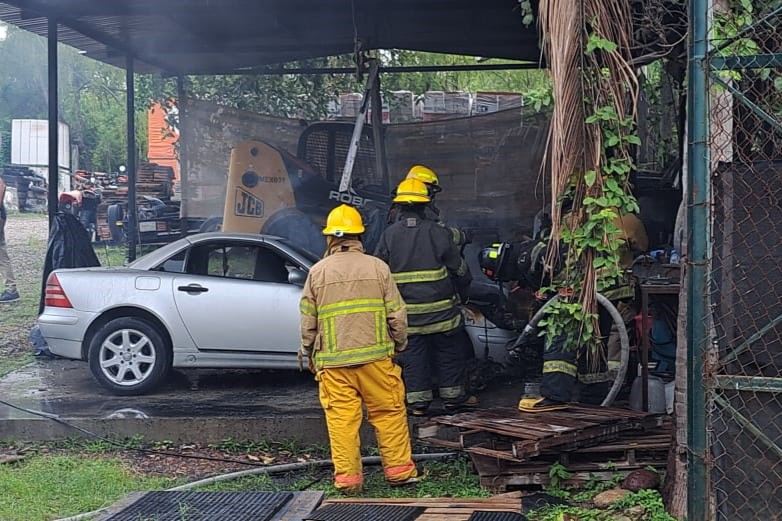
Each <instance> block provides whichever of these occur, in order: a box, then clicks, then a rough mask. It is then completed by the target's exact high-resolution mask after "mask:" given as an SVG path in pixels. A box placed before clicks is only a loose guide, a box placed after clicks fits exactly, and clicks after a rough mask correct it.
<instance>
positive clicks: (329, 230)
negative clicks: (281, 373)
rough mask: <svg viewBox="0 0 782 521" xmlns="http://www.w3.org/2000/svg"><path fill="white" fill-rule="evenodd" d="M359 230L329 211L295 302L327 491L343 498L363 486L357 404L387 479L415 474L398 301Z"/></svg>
mask: <svg viewBox="0 0 782 521" xmlns="http://www.w3.org/2000/svg"><path fill="white" fill-rule="evenodd" d="M363 232H364V225H363V222H362V220H361V215H360V214H359V213H358V211H357V210H356V209H355V208H352V207H350V206H347V205H341V206H338V207H337V208H335V209H334V210H332V211H331V213H330V214H329V216H328V219H327V221H326V227H325V228H324V229H323V234H324V235H326V236H327V245H328V248H327V251H326V255H325V257H324V258H323V260H321V261H320V262H318V263H316V264H315V265H314V266H313V267H312V269H311V270H310V272H309V275H308V276H307V281H306V282H305V284H304V290H303V292H302V298H301V304H300V311H301V338H302V340H301V350H300V352H299V356H300V362H301V361H303V359H304V358H307V359H308V362H309V367H310V369H311V370H312V371H313V372H314V373H315V379H316V380H317V381H318V383H319V398H320V403H321V405H322V406H323V410H324V412H325V415H326V424H327V426H328V432H329V442H330V445H331V457H332V460H333V462H334V486H335V487H336V488H337V489H339V490H341V491H343V492H345V493H348V494H354V493H358V492H360V491H361V489H362V484H363V473H362V467H361V442H360V439H359V428H360V426H361V419H362V409H361V406H362V402H363V404H364V405H365V406H366V408H367V415H368V419H369V422H370V423H371V424H372V425H373V426H374V428H375V432H376V434H377V442H378V447H379V449H380V457H381V459H382V462H383V468H384V471H385V477H386V480H387V481H388V482H389V483H390V484H392V485H400V484H407V483H414V482H415V481H417V480H416V476H417V475H418V471H417V470H416V467H415V464H414V463H413V460H412V458H411V446H410V435H409V430H408V424H407V414H406V411H405V403H404V393H405V390H404V384H403V383H402V377H401V369H400V368H399V366H397V365H396V364H394V362H393V359H392V357H393V356H394V355H395V353H398V352H400V351H403V350H404V349H405V348H406V347H407V312H406V309H405V302H404V301H403V300H402V297H401V295H400V294H399V290H398V289H397V286H396V284H395V283H394V280H393V278H392V276H391V272H390V271H389V269H388V266H387V265H386V264H385V263H383V262H382V261H381V260H379V259H377V258H375V257H372V256H370V255H366V254H365V253H364V248H363V246H362V244H361V241H360V239H359V236H360V235H361V234H362V233H363Z"/></svg>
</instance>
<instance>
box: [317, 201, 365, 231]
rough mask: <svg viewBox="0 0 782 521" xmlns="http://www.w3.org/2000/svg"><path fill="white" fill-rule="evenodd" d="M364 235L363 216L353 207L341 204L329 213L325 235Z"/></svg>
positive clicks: (324, 229)
mask: <svg viewBox="0 0 782 521" xmlns="http://www.w3.org/2000/svg"><path fill="white" fill-rule="evenodd" d="M362 233H364V223H363V221H362V220H361V214H360V213H358V210H356V209H355V208H353V207H352V206H348V205H346V204H341V205H339V206H337V207H336V208H334V209H333V210H331V212H329V216H328V217H327V218H326V227H325V228H323V235H333V236H334V237H342V236H343V235H360V234H362Z"/></svg>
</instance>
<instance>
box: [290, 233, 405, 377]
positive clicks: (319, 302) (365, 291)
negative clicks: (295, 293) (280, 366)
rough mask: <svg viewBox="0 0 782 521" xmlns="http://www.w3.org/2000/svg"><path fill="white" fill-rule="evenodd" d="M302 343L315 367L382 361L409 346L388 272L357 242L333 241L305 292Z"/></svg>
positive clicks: (402, 304)
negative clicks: (309, 352)
mask: <svg viewBox="0 0 782 521" xmlns="http://www.w3.org/2000/svg"><path fill="white" fill-rule="evenodd" d="M299 310H300V311H301V339H302V340H301V342H302V347H304V348H305V349H306V350H312V352H313V355H312V356H313V359H314V362H315V367H316V368H317V369H323V368H324V367H347V366H353V365H361V364H366V363H368V362H373V361H375V360H381V359H383V358H386V357H388V356H391V355H392V354H393V353H394V349H395V347H401V346H403V345H404V344H405V343H406V342H407V312H406V308H405V302H404V301H403V300H402V297H401V295H400V294H399V290H398V289H397V287H396V284H395V283H394V280H393V278H392V277H391V272H390V271H389V269H388V266H387V265H386V264H384V263H383V262H382V261H380V260H379V259H376V258H374V257H372V256H370V255H366V254H365V253H364V248H363V247H362V246H361V242H360V241H358V240H355V239H333V240H332V241H331V245H330V248H329V251H328V253H327V256H326V258H324V259H323V260H321V261H320V262H318V263H316V264H315V265H314V266H313V267H312V269H311V270H310V273H309V275H308V276H307V281H306V282H305V284H304V290H303V291H302V296H301V303H300V306H299Z"/></svg>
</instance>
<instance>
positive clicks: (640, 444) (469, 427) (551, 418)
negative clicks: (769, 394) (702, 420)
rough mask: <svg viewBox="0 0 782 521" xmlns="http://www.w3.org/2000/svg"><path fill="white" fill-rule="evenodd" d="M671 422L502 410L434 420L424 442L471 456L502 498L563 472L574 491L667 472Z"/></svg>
mask: <svg viewBox="0 0 782 521" xmlns="http://www.w3.org/2000/svg"><path fill="white" fill-rule="evenodd" d="M671 433H672V429H671V422H670V421H669V420H668V419H667V418H665V417H662V416H655V415H650V414H646V413H640V412H635V411H629V410H625V409H609V408H602V407H583V406H571V407H570V408H569V409H567V410H564V411H553V412H540V413H536V414H530V413H521V412H519V411H517V410H515V409H509V408H498V409H490V410H485V411H475V412H469V413H463V414H456V415H453V416H443V417H438V418H433V419H432V420H431V421H430V422H428V423H425V424H421V425H419V426H418V437H419V441H421V442H423V443H427V444H429V445H434V446H438V447H445V448H448V449H457V450H463V451H465V452H467V453H468V454H469V455H470V457H471V458H472V460H473V463H474V465H475V468H476V469H477V470H478V473H479V475H480V477H481V485H483V486H485V487H488V488H491V489H493V490H497V491H504V490H508V489H509V488H519V487H534V488H539V487H541V486H546V485H548V483H549V474H548V473H549V470H550V468H551V466H552V465H554V464H560V465H562V466H564V467H565V469H567V471H568V472H570V473H571V474H572V477H571V478H570V482H571V483H573V484H576V483H579V482H584V481H586V480H588V479H592V478H597V479H610V478H611V477H612V476H613V475H614V474H615V473H617V472H618V473H622V474H627V473H629V472H631V471H633V470H637V469H641V468H645V467H655V468H660V469H662V468H664V467H665V465H666V462H667V455H668V449H669V448H670V446H671Z"/></svg>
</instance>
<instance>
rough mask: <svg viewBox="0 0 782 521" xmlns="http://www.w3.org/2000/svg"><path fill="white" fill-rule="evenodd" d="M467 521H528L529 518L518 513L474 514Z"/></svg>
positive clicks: (478, 512)
mask: <svg viewBox="0 0 782 521" xmlns="http://www.w3.org/2000/svg"><path fill="white" fill-rule="evenodd" d="M467 521H527V516H524V515H522V514H519V513H518V512H487V511H484V510H479V511H476V512H473V513H472V515H471V516H470V518H469V519H468V520H467Z"/></svg>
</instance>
